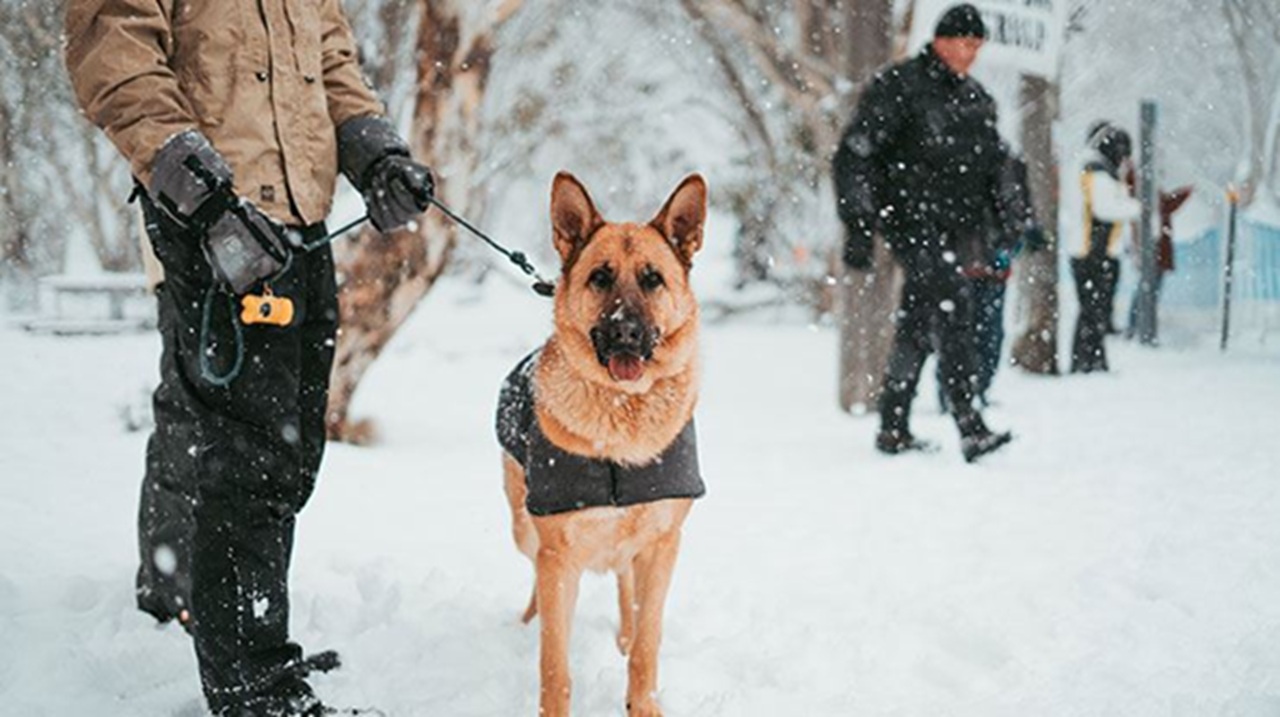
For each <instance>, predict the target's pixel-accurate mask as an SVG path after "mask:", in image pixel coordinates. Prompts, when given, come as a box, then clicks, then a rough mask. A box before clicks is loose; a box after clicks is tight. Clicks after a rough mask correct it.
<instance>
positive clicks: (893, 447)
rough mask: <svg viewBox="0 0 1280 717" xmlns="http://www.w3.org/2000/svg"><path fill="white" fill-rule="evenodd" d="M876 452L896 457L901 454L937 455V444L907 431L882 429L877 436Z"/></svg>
mask: <svg viewBox="0 0 1280 717" xmlns="http://www.w3.org/2000/svg"><path fill="white" fill-rule="evenodd" d="M876 450H878V451H880V452H881V453H884V454H887V455H891V456H896V455H898V454H899V453H937V452H938V446H937V444H935V443H933V442H931V441H924V440H921V439H919V438H916V437H915V436H913V435H911V432H910V431H908V430H906V429H882V430H881V431H880V433H879V434H878V435H876Z"/></svg>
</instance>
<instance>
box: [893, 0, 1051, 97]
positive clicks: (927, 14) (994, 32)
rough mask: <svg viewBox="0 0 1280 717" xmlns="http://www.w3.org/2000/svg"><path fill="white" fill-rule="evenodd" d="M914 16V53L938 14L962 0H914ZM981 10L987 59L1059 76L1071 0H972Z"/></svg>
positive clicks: (926, 39) (929, 36) (983, 58)
mask: <svg viewBox="0 0 1280 717" xmlns="http://www.w3.org/2000/svg"><path fill="white" fill-rule="evenodd" d="M914 4H915V9H914V11H913V13H912V20H911V42H910V48H911V53H912V54H913V55H914V54H915V53H917V52H919V51H920V49H921V48H923V47H924V46H925V44H926V43H928V42H929V41H931V40H933V29H934V27H936V26H937V24H938V19H939V18H941V17H942V15H943V13H945V12H946V11H947V10H949V9H951V8H952V7H954V6H956V5H959V4H960V2H959V0H915V3H914ZM970 4H972V5H973V6H974V7H976V8H978V10H980V11H981V12H982V22H983V24H984V25H986V27H987V43H986V44H985V45H983V46H982V53H981V54H980V55H979V58H981V61H982V63H983V64H989V65H992V66H997V65H998V66H1001V67H1013V68H1016V69H1018V70H1020V71H1022V72H1024V73H1026V74H1028V75H1039V76H1040V77H1044V78H1047V79H1050V80H1054V79H1056V78H1057V76H1058V68H1059V66H1060V62H1059V57H1060V55H1061V54H1062V41H1063V38H1064V36H1065V34H1066V29H1067V0H971V3H970Z"/></svg>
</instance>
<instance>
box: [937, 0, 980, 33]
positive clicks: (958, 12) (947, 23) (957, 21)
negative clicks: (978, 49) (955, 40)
mask: <svg viewBox="0 0 1280 717" xmlns="http://www.w3.org/2000/svg"><path fill="white" fill-rule="evenodd" d="M933 36H934V37H976V38H978V39H979V40H985V39H987V26H986V25H984V24H982V13H980V12H978V8H976V7H974V6H972V5H970V4H969V3H964V4H962V5H956V6H955V7H953V8H951V9H950V10H948V11H946V12H945V13H943V15H942V19H941V20H939V21H938V25H937V27H935V28H934V29H933Z"/></svg>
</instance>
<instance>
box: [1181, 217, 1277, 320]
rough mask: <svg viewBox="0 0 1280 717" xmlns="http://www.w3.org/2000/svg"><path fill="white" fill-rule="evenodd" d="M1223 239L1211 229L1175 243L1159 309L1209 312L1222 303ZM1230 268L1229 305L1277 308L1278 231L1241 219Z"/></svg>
mask: <svg viewBox="0 0 1280 717" xmlns="http://www.w3.org/2000/svg"><path fill="white" fill-rule="evenodd" d="M1224 236H1225V235H1224V232H1223V230H1222V229H1218V228H1215V229H1210V230H1208V231H1206V232H1205V233H1203V234H1201V235H1200V236H1198V237H1196V238H1195V239H1194V240H1193V241H1190V242H1176V243H1174V271H1173V273H1171V274H1166V275H1165V277H1164V286H1163V288H1162V290H1161V295H1160V305H1161V306H1162V307H1168V308H1174V307H1183V308H1197V309H1208V308H1213V307H1216V306H1219V305H1220V304H1221V303H1222V271H1223V266H1224V264H1225V257H1226V249H1225V247H1224V246H1223V238H1224ZM1234 266H1235V271H1234V277H1235V278H1234V282H1233V283H1234V285H1235V288H1234V291H1233V294H1234V296H1233V297H1232V300H1233V301H1257V302H1278V303H1280V227H1278V226H1272V225H1268V224H1262V223H1258V222H1252V221H1248V220H1241V221H1240V225H1239V228H1238V230H1237V235H1236V255H1235V264H1234Z"/></svg>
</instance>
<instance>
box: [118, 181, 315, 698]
mask: <svg viewBox="0 0 1280 717" xmlns="http://www.w3.org/2000/svg"><path fill="white" fill-rule="evenodd" d="M143 208H144V212H145V213H146V215H147V225H148V231H149V234H150V238H151V242H152V245H153V247H154V248H155V250H156V255H157V256H158V257H159V258H160V261H161V263H162V264H163V265H164V268H165V282H164V285H163V288H162V289H161V290H160V292H159V293H158V296H159V298H160V302H161V316H162V317H165V320H164V321H163V325H162V327H161V331H162V340H163V343H164V358H163V359H162V362H161V366H162V378H163V382H162V385H161V387H160V388H159V389H158V390H157V401H158V402H159V404H160V405H161V406H162V407H163V408H164V410H162V411H159V412H157V414H156V432H155V437H153V441H152V445H150V446H149V447H148V448H149V454H152V455H154V460H152V459H151V458H150V456H149V460H148V470H149V476H148V481H149V482H150V478H151V477H152V476H151V475H150V472H151V470H152V467H153V466H154V470H155V472H156V474H157V476H160V477H158V478H157V482H156V484H157V485H163V484H164V481H165V480H166V479H167V480H170V482H171V483H177V484H181V483H182V482H183V481H190V483H189V485H194V488H195V490H194V502H193V504H192V506H191V507H192V510H191V514H190V515H191V517H190V522H189V523H188V524H189V525H190V526H191V527H192V532H191V533H190V536H189V538H188V540H189V545H190V561H191V562H190V567H191V598H192V599H191V603H192V605H191V607H192V611H193V613H194V615H195V624H194V630H193V635H194V637H195V649H196V657H197V660H198V662H199V666H200V676H201V681H202V683H203V686H204V691H205V696H206V697H207V698H208V701H209V706H210V708H211V709H212V710H213V712H214V713H215V714H221V713H223V712H227V711H231V710H233V709H234V708H236V707H238V706H240V705H246V704H251V703H255V702H257V701H259V700H261V699H263V698H265V697H268V696H269V695H270V694H271V692H272V690H273V688H274V687H275V686H276V684H277V683H280V682H284V681H287V680H289V679H291V678H293V679H296V677H293V675H292V669H291V667H292V666H293V665H294V664H296V662H297V660H298V659H299V658H300V657H301V649H300V648H299V647H298V646H297V645H295V644H292V643H290V642H289V639H288V638H289V635H288V628H289V595H288V571H289V560H290V555H291V553H292V549H293V531H294V517H295V516H296V515H297V513H298V512H299V511H300V510H301V509H302V507H303V506H304V505H305V504H306V502H307V499H308V498H309V497H310V495H311V491H312V489H313V488H314V485H315V479H316V474H317V472H318V470H319V467H320V460H321V457H322V455H323V453H324V443H325V420H324V418H325V408H326V403H327V399H328V386H329V370H330V368H331V366H332V363H333V353H334V340H335V335H336V330H337V324H338V302H337V286H336V281H335V278H334V270H333V255H332V252H331V251H330V249H329V247H328V246H327V245H326V246H324V247H322V248H320V249H317V250H316V251H313V252H311V253H308V254H303V253H295V254H294V255H293V263H292V268H291V269H290V270H289V271H288V272H287V273H286V274H285V275H284V276H283V277H281V278H280V279H279V280H277V281H275V282H274V283H273V284H272V289H273V290H274V292H275V294H276V295H278V296H284V297H288V298H289V299H291V300H292V301H293V303H294V307H295V317H294V320H293V322H292V324H291V325H289V326H287V327H277V326H270V325H249V326H241V327H240V328H241V331H242V342H243V356H244V358H243V365H242V368H241V371H240V373H239V375H238V376H237V377H236V378H235V379H234V380H233V381H232V382H231V383H230V384H229V385H227V386H224V387H219V386H216V385H214V383H212V382H210V381H209V380H207V379H206V377H205V376H204V375H203V374H202V367H201V362H200V354H201V351H202V350H203V351H205V352H206V354H207V355H208V356H209V357H210V359H211V361H210V363H211V364H212V365H211V366H209V367H208V368H210V369H211V370H212V371H213V372H214V373H215V374H218V375H222V374H226V373H227V372H228V371H229V370H230V369H231V367H232V365H233V363H234V361H235V355H236V326H238V325H239V322H238V318H236V317H235V314H238V313H239V312H238V306H235V307H233V306H232V305H231V304H230V303H229V299H228V297H227V296H226V295H225V294H223V293H215V294H214V295H213V296H212V300H211V301H210V302H209V306H208V309H209V310H208V313H207V314H206V299H207V298H208V297H209V295H208V290H209V286H210V282H211V277H212V272H211V270H210V268H209V266H208V263H207V262H206V261H205V258H204V255H203V252H202V251H201V249H200V241H199V239H198V238H197V237H192V236H188V235H186V234H184V233H183V232H182V231H181V230H180V229H178V228H177V227H176V226H174V225H173V224H172V223H170V222H168V221H167V220H166V218H165V217H163V216H162V215H160V214H159V213H158V212H157V211H156V210H155V208H154V207H152V206H149V205H148V204H146V202H145V201H144V207H143ZM323 233H324V228H323V226H319V225H317V226H312V227H308V228H305V229H303V234H304V237H305V238H306V239H307V240H314V239H316V238H318V237H319V236H323ZM237 303H238V302H237ZM202 328H207V331H208V334H209V337H208V341H207V344H206V345H205V346H202V345H201V343H202V342H201V332H202ZM161 399H163V400H161ZM184 470H189V471H190V476H193V478H191V477H187V476H184V475H183V471H184ZM166 471H168V472H167V473H166ZM171 492H172V493H176V492H178V491H171ZM160 494H161V492H160V491H157V492H155V493H152V496H153V497H154V496H157V495H160ZM144 500H146V499H145V498H144ZM160 504H165V505H180V504H182V501H181V500H178V501H168V502H166V501H165V500H159V501H157V502H156V505H157V512H161V511H163V510H165V508H162V507H159V506H160ZM144 511H145V506H144ZM184 520H185V517H184V516H183V515H180V513H179V512H177V511H175V512H174V513H172V514H169V515H164V516H162V517H160V518H157V519H155V520H154V521H153V523H152V524H155V525H159V524H165V525H173V526H175V532H176V531H177V530H178V528H177V527H176V526H180V525H182V524H183V523H184ZM144 540H145V538H144ZM144 557H145V556H144Z"/></svg>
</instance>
